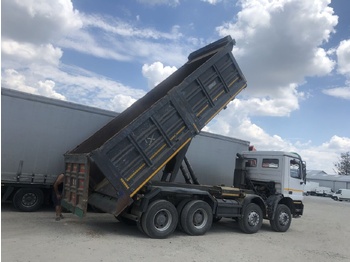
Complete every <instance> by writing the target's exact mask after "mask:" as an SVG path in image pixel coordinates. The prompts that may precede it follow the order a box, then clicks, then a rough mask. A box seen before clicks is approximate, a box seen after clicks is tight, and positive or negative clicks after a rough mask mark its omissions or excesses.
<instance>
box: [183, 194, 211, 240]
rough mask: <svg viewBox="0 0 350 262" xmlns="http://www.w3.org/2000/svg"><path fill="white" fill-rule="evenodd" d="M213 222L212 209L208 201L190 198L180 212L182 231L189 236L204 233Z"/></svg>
mask: <svg viewBox="0 0 350 262" xmlns="http://www.w3.org/2000/svg"><path fill="white" fill-rule="evenodd" d="M212 223H213V211H212V209H211V207H210V206H209V204H208V203H206V202H204V201H202V200H192V201H190V202H188V203H187V204H186V206H185V207H184V208H183V210H182V212H181V226H182V228H183V231H184V232H185V233H186V234H188V235H191V236H199V235H204V234H205V233H206V232H207V231H208V230H209V229H210V227H211V225H212Z"/></svg>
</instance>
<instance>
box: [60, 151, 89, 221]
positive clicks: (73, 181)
mask: <svg viewBox="0 0 350 262" xmlns="http://www.w3.org/2000/svg"><path fill="white" fill-rule="evenodd" d="M89 168H90V167H89V161H88V158H87V156H86V155H79V156H77V155H74V156H70V155H65V178H64V189H63V199H62V207H63V208H65V209H67V210H69V211H70V212H72V213H73V214H75V215H77V216H79V217H83V216H85V214H86V211H87V205H88V193H89Z"/></svg>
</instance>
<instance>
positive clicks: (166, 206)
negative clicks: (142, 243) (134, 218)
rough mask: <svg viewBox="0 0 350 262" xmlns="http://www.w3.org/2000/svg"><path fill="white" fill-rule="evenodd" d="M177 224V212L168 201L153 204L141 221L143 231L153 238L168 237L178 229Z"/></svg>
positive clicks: (158, 201)
mask: <svg viewBox="0 0 350 262" xmlns="http://www.w3.org/2000/svg"><path fill="white" fill-rule="evenodd" d="M177 222H178V214H177V210H176V208H175V206H174V205H173V204H172V203H170V202H169V201H166V200H156V201H154V202H152V203H151V204H150V205H149V206H148V208H147V211H146V212H145V213H144V214H143V215H142V219H141V224H142V229H143V231H144V232H145V233H146V234H147V235H148V236H149V237H151V238H166V237H168V236H169V235H170V234H172V233H173V232H174V230H175V229H176V226H177Z"/></svg>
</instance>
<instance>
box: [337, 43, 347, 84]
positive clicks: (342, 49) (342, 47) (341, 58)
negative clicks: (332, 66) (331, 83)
mask: <svg viewBox="0 0 350 262" xmlns="http://www.w3.org/2000/svg"><path fill="white" fill-rule="evenodd" d="M336 53H337V57H338V72H339V73H340V74H344V75H348V76H349V78H350V39H348V40H343V41H341V42H340V44H339V47H338V49H337V51H336Z"/></svg>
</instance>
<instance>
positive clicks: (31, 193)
mask: <svg viewBox="0 0 350 262" xmlns="http://www.w3.org/2000/svg"><path fill="white" fill-rule="evenodd" d="M43 202H44V193H43V191H42V190H41V189H39V188H20V189H18V190H17V191H16V193H15V195H14V196H13V205H14V207H15V208H17V209H19V210H21V211H24V212H33V211H36V210H38V209H39V208H40V207H41V206H42V204H43Z"/></svg>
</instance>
